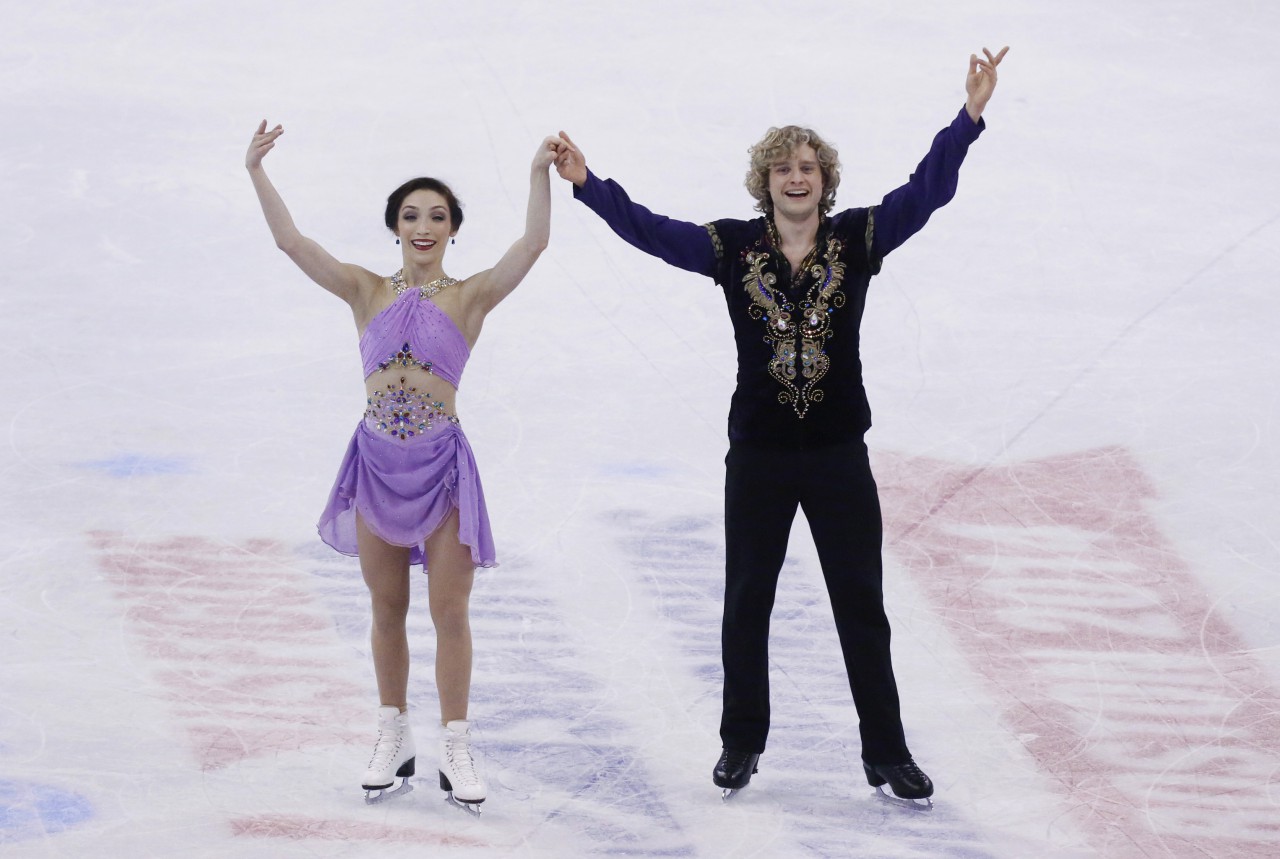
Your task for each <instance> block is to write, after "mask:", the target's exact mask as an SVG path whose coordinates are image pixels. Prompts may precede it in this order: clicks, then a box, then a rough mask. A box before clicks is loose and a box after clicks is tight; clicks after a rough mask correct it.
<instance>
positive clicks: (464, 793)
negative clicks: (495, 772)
mask: <svg viewBox="0 0 1280 859" xmlns="http://www.w3.org/2000/svg"><path fill="white" fill-rule="evenodd" d="M426 551H427V596H428V599H429V601H430V603H431V620H432V622H433V623H434V624H435V627H436V691H437V692H438V693H439V695H440V722H441V725H442V729H441V737H440V788H441V789H442V790H445V791H447V792H448V795H449V798H450V799H451V800H452V801H454V802H455V803H457V804H459V805H461V806H462V807H463V808H467V809H468V810H470V811H472V812H473V813H479V812H478V810H479V807H480V803H482V802H484V800H485V794H486V790H485V784H484V781H483V780H481V778H480V776H479V774H478V773H477V772H476V766H475V759H474V758H473V757H472V755H471V730H470V729H471V725H470V723H468V722H467V704H468V701H469V699H470V697H471V617H470V606H471V586H472V583H473V582H474V581H475V565H474V564H472V562H471V548H470V547H469V546H464V545H462V543H461V542H459V540H458V511H457V510H454V511H453V513H451V514H450V515H449V518H447V519H445V520H444V523H443V524H442V525H441V526H440V527H439V528H437V529H436V531H435V533H434V534H432V535H431V536H430V537H428V538H427V541H426Z"/></svg>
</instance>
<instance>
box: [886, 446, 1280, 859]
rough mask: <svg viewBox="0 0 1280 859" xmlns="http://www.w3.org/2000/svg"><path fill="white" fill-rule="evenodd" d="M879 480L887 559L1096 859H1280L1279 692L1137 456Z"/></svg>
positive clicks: (896, 466) (900, 465)
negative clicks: (924, 601)
mask: <svg viewBox="0 0 1280 859" xmlns="http://www.w3.org/2000/svg"><path fill="white" fill-rule="evenodd" d="M876 469H877V477H878V482H879V483H880V487H881V494H882V497H883V499H884V508H885V526H886V538H887V543H888V546H889V548H890V549H891V550H892V551H894V552H895V553H896V554H898V555H899V556H900V557H901V559H902V560H903V561H904V562H905V564H906V565H907V567H908V568H910V569H912V570H914V571H915V572H917V573H918V574H919V576H918V578H919V582H920V584H921V585H922V586H923V588H924V589H925V591H926V593H927V594H928V595H929V598H930V600H931V602H932V604H933V606H934V608H935V610H936V611H937V612H938V613H939V614H940V616H941V617H942V618H943V620H944V622H945V623H946V625H947V627H948V628H949V630H950V632H951V633H952V635H953V636H954V638H955V640H956V641H957V642H958V644H959V646H960V647H961V648H962V649H963V651H964V652H965V653H966V654H967V655H968V657H969V658H970V660H971V662H972V664H973V667H974V669H975V670H976V671H977V672H978V673H980V674H982V675H984V676H985V677H986V679H987V680H988V681H989V682H990V684H991V685H992V687H993V690H994V695H995V697H996V699H997V700H998V701H1003V702H1006V709H1005V711H1004V713H1003V715H1004V718H1005V719H1006V720H1007V722H1008V723H1009V724H1010V726H1011V727H1012V728H1013V730H1014V731H1015V732H1016V733H1017V734H1019V735H1020V736H1021V737H1022V738H1023V740H1024V745H1025V746H1026V748H1027V750H1028V751H1029V752H1030V753H1031V754H1032V755H1033V756H1034V757H1035V758H1036V760H1037V761H1038V762H1039V763H1040V765H1041V766H1042V767H1043V768H1044V769H1045V770H1046V771H1047V772H1048V774H1049V775H1050V776H1051V778H1052V779H1053V780H1054V781H1055V782H1056V783H1057V784H1058V785H1059V786H1060V788H1061V789H1062V790H1063V791H1064V792H1065V793H1066V794H1067V804H1068V806H1069V807H1070V808H1072V809H1073V811H1072V813H1071V818H1072V819H1073V820H1074V822H1075V825H1077V826H1079V827H1080V829H1081V830H1082V831H1084V832H1085V833H1088V835H1087V837H1089V838H1090V840H1091V841H1093V842H1094V845H1095V846H1096V847H1097V848H1098V849H1099V850H1100V855H1105V856H1107V857H1131V856H1132V857H1137V856H1142V857H1147V856H1152V855H1160V856H1188V857H1190V856H1194V857H1203V856H1208V855H1212V856H1214V857H1228V856H1230V857H1263V856H1266V857H1274V856H1276V855H1280V845H1278V844H1277V841H1276V837H1275V834H1276V832H1277V831H1278V826H1277V821H1278V820H1280V779H1278V777H1277V773H1278V772H1280V694H1278V693H1277V691H1276V689H1275V688H1273V687H1272V686H1270V685H1269V681H1268V680H1267V679H1266V677H1265V672H1264V670H1263V669H1262V667H1261V666H1260V665H1259V664H1258V663H1257V662H1256V661H1255V660H1254V659H1253V658H1252V657H1251V656H1250V655H1249V653H1248V652H1247V648H1246V647H1245V646H1244V644H1243V642H1242V641H1241V640H1240V639H1239V637H1238V636H1237V635H1236V633H1235V631H1234V630H1233V629H1231V627H1230V626H1229V625H1228V624H1227V623H1226V622H1225V621H1224V620H1223V618H1222V617H1220V616H1219V615H1218V614H1217V613H1216V612H1215V611H1214V607H1213V604H1212V600H1211V599H1210V598H1209V596H1208V595H1207V594H1206V593H1205V592H1204V589H1203V588H1202V587H1201V585H1200V583H1199V581H1198V580H1197V579H1196V577H1195V576H1194V575H1192V573H1191V572H1190V570H1189V569H1188V567H1187V565H1186V563H1185V562H1183V560H1182V559H1181V558H1180V557H1179V556H1178V554H1177V552H1176V550H1175V549H1174V548H1173V546H1171V545H1170V544H1169V542H1168V541H1167V540H1165V538H1164V537H1163V536H1162V535H1161V532H1160V528H1159V527H1158V525H1157V524H1156V522H1155V521H1154V520H1153V519H1152V518H1151V516H1150V515H1149V514H1148V513H1147V511H1146V509H1145V508H1144V501H1145V500H1146V499H1148V498H1151V497H1152V496H1153V495H1154V492H1153V489H1152V487H1151V485H1150V482H1149V481H1148V480H1147V479H1146V477H1145V475H1144V474H1143V473H1142V471H1141V469H1140V468H1139V466H1138V465H1137V463H1136V462H1135V461H1134V460H1133V458H1132V457H1131V456H1130V455H1129V453H1128V452H1127V451H1125V450H1123V449H1119V448H1106V449H1101V450H1095V451H1087V452H1084V453H1078V454H1073V455H1067V456H1061V457H1055V458H1051V459H1045V460H1040V461H1036V462H1027V463H1020V464H1016V465H1009V466H1000V467H992V468H986V469H973V468H959V467H956V466H954V465H952V464H949V463H944V462H940V461H935V460H929V459H924V458H912V459H908V458H901V457H893V456H888V457H881V458H878V461H877V463H876Z"/></svg>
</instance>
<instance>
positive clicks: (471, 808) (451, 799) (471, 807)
mask: <svg viewBox="0 0 1280 859" xmlns="http://www.w3.org/2000/svg"><path fill="white" fill-rule="evenodd" d="M444 801H445V802H447V803H448V804H449V805H452V806H454V807H455V808H460V809H462V810H463V811H465V812H466V813H467V814H470V815H471V816H472V817H479V816H480V803H482V802H484V800H483V799H481V800H478V801H476V802H463V801H462V800H460V799H458V798H456V797H455V796H454V795H453V791H451V790H450V791H446V792H445V795H444Z"/></svg>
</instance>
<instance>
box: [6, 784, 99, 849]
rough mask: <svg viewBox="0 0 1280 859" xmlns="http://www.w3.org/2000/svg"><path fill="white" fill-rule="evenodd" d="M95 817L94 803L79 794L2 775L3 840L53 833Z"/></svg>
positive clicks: (39, 836) (7, 842)
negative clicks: (5, 778)
mask: <svg viewBox="0 0 1280 859" xmlns="http://www.w3.org/2000/svg"><path fill="white" fill-rule="evenodd" d="M91 817H93V807H92V806H91V805H89V800H87V799H86V798H85V797H83V796H80V795H79V794H76V793H72V792H70V791H67V790H63V789H61V788H58V787H52V786H50V785H41V784H27V783H25V782H19V781H6V780H3V779H0V844H12V843H14V842H17V841H26V840H29V839H32V838H41V837H43V836H46V835H52V834H54V833H57V832H62V831H63V830H64V829H71V828H72V827H75V826H79V825H80V824H82V823H84V822H85V821H86V820H89V819H90V818H91Z"/></svg>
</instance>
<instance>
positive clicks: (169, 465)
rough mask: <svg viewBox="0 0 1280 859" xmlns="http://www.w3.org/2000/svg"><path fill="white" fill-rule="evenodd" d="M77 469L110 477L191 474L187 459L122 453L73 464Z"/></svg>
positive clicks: (191, 470)
mask: <svg viewBox="0 0 1280 859" xmlns="http://www.w3.org/2000/svg"><path fill="white" fill-rule="evenodd" d="M73 464H74V465H75V466H76V467H77V468H87V469H92V470H94V471H104V472H106V473H107V474H108V475H110V476H111V477H151V476H153V475H157V474H191V473H192V472H193V471H194V469H193V468H192V467H191V461H190V460H188V459H181V458H172V457H163V456H145V455H143V454H139V453H123V454H120V455H119V456H114V457H110V458H108V459H95V460H89V461H87V462H77V463H73Z"/></svg>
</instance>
